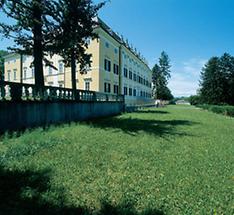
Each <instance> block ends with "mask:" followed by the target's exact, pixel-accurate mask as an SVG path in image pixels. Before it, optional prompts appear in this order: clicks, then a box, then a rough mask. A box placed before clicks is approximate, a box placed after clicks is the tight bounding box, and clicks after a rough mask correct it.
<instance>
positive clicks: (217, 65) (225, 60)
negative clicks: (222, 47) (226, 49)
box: [200, 53, 234, 105]
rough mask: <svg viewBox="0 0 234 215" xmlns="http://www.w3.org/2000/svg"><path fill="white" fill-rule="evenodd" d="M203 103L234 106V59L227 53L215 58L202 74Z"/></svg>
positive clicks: (201, 93) (201, 92) (201, 90)
mask: <svg viewBox="0 0 234 215" xmlns="http://www.w3.org/2000/svg"><path fill="white" fill-rule="evenodd" d="M200 85H201V89H200V96H201V101H202V102H203V103H207V104H225V103H226V104H232V105H233V104H234V57H232V56H231V55H229V54H227V53H225V54H224V55H223V56H222V57H221V58H218V57H213V58H211V59H210V60H209V61H208V63H207V64H206V65H205V67H204V68H203V71H202V73H201V82H200Z"/></svg>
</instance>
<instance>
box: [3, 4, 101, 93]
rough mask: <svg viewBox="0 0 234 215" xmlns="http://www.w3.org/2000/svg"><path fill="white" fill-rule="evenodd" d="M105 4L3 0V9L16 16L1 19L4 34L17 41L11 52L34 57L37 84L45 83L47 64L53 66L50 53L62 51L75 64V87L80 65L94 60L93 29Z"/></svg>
mask: <svg viewBox="0 0 234 215" xmlns="http://www.w3.org/2000/svg"><path fill="white" fill-rule="evenodd" d="M103 5H104V3H103V2H102V3H99V4H94V3H93V1H92V0H72V1H71V0H0V11H3V12H4V13H5V14H6V15H7V17H9V18H11V19H13V22H11V23H12V24H8V22H2V21H1V22H0V33H1V34H3V35H4V36H5V37H6V38H12V39H13V40H14V42H15V46H14V47H11V48H10V50H11V51H15V52H17V53H19V54H25V55H32V56H33V57H34V61H33V66H34V69H35V85H37V86H38V87H43V86H44V74H43V63H45V65H46V66H51V67H53V65H52V63H51V62H49V61H48V60H47V59H48V58H46V56H47V55H53V54H60V55H61V56H63V58H64V62H65V63H66V65H67V66H71V71H72V72H71V74H72V86H73V89H74V90H75V89H76V65H77V62H79V66H80V69H81V70H83V69H84V68H85V67H86V66H87V65H90V63H91V55H90V54H87V53H86V48H87V46H88V44H89V39H93V38H97V35H96V34H94V33H93V28H94V26H95V25H96V24H97V22H96V20H95V18H96V17H97V12H98V10H99V9H100V8H101V7H102V6H103ZM55 69H56V68H55Z"/></svg>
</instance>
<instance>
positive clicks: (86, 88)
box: [85, 81, 90, 91]
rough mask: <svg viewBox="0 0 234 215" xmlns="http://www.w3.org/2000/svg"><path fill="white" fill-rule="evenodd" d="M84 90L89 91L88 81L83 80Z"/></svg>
mask: <svg viewBox="0 0 234 215" xmlns="http://www.w3.org/2000/svg"><path fill="white" fill-rule="evenodd" d="M85 90H87V91H90V81H85Z"/></svg>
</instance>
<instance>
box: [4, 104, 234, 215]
mask: <svg viewBox="0 0 234 215" xmlns="http://www.w3.org/2000/svg"><path fill="white" fill-rule="evenodd" d="M0 155H1V160H0V162H1V163H0V165H1V166H0V214H8V215H9V214H17V215H18V214H86V215H91V214H105V215H111V214H116V215H117V214H121V215H122V214H123V215H157V214H161V215H162V214H186V215H187V214H228V215H229V214H234V119H233V118H229V117H225V116H222V115H217V114H214V113H211V112H207V111H204V110H200V109H197V108H194V107H185V106H169V107H167V108H162V109H155V108H152V109H143V110H140V111H138V112H134V113H127V114H123V115H122V116H117V117H111V118H105V119H99V120H94V121H90V122H82V123H77V124H76V123H72V124H71V125H64V126H59V127H50V128H49V129H48V130H46V131H45V130H43V129H36V130H33V131H28V132H25V133H24V134H22V135H21V136H19V137H17V136H16V135H15V137H14V135H13V137H9V136H8V135H5V136H4V137H2V139H1V142H0Z"/></svg>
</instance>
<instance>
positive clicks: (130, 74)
mask: <svg viewBox="0 0 234 215" xmlns="http://www.w3.org/2000/svg"><path fill="white" fill-rule="evenodd" d="M129 79H131V80H132V71H130V70H129Z"/></svg>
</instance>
